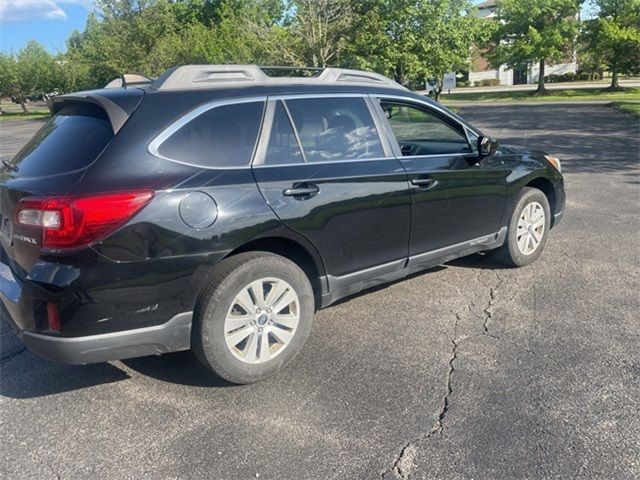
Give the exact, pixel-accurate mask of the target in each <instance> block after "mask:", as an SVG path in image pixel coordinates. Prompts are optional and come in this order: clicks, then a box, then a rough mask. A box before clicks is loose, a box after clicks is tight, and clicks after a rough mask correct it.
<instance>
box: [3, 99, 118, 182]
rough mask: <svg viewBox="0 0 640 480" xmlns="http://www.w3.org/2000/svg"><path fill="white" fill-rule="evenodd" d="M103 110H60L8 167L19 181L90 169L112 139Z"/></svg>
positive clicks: (76, 107) (81, 106)
mask: <svg viewBox="0 0 640 480" xmlns="http://www.w3.org/2000/svg"><path fill="white" fill-rule="evenodd" d="M113 136H114V134H113V129H112V128H111V123H110V122H109V118H108V117H107V114H106V113H105V111H104V110H102V108H100V107H99V106H97V105H93V104H73V105H68V106H65V107H63V108H62V109H60V110H59V111H58V112H57V113H56V114H55V115H54V116H53V117H51V118H50V119H49V120H48V121H47V122H46V123H45V124H44V125H43V126H42V128H40V130H38V131H37V132H36V134H35V135H34V136H33V137H32V138H31V140H29V142H28V143H27V144H26V145H25V146H24V147H23V148H22V149H21V150H20V151H19V152H18V153H17V154H16V156H15V157H13V159H12V160H11V161H9V162H6V167H7V168H8V169H10V170H12V171H13V172H14V174H15V175H16V176H20V177H42V176H47V175H56V174H60V173H68V172H73V171H75V170H80V169H83V168H85V167H87V166H89V165H90V164H91V163H93V161H94V160H95V159H96V158H97V157H98V155H100V153H101V152H102V151H103V150H104V148H105V147H106V146H107V145H108V144H109V142H110V141H111V140H112V139H113Z"/></svg>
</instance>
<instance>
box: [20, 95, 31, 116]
mask: <svg viewBox="0 0 640 480" xmlns="http://www.w3.org/2000/svg"><path fill="white" fill-rule="evenodd" d="M20 106H21V107H22V113H29V111H28V110H27V104H26V103H24V97H20Z"/></svg>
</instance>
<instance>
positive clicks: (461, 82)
mask: <svg viewBox="0 0 640 480" xmlns="http://www.w3.org/2000/svg"><path fill="white" fill-rule="evenodd" d="M469 84H470V82H469V80H458V81H457V82H456V85H457V86H458V87H459V88H464V87H468V86H469Z"/></svg>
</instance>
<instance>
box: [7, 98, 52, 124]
mask: <svg viewBox="0 0 640 480" xmlns="http://www.w3.org/2000/svg"><path fill="white" fill-rule="evenodd" d="M0 107H2V111H3V112H4V113H3V114H2V115H0V122H2V121H6V120H41V119H43V118H47V117H48V116H49V109H48V108H47V106H46V105H45V104H44V102H34V103H32V104H28V105H27V109H28V110H29V113H22V108H21V107H20V105H18V104H17V103H13V102H10V101H9V100H7V99H2V102H1V103H0Z"/></svg>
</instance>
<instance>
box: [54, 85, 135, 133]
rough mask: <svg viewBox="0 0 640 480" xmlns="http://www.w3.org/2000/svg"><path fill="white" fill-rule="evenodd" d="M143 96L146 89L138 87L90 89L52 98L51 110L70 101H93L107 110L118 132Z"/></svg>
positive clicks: (58, 108) (55, 109) (57, 108)
mask: <svg viewBox="0 0 640 480" xmlns="http://www.w3.org/2000/svg"><path fill="white" fill-rule="evenodd" d="M143 96H144V91H143V90H141V89H138V88H134V89H117V90H116V89H109V90H107V89H103V90H90V91H87V92H77V93H70V94H67V95H58V96H56V97H54V98H53V99H52V101H51V104H50V105H49V110H50V111H51V114H52V115H53V114H55V113H56V112H57V111H58V110H60V109H61V108H62V107H63V106H64V105H65V104H68V103H76V102H82V103H93V104H95V105H98V106H99V107H101V108H102V109H103V110H104V111H105V113H106V114H107V117H109V121H110V122H111V128H113V133H114V134H117V133H118V132H119V131H120V129H121V128H122V126H123V125H124V124H125V122H126V121H127V120H128V119H129V117H130V116H131V114H132V113H133V112H134V110H135V109H136V108H137V107H138V105H139V104H140V101H141V100H142V97H143Z"/></svg>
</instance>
